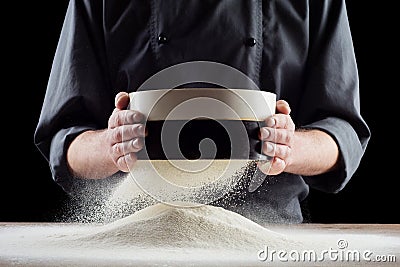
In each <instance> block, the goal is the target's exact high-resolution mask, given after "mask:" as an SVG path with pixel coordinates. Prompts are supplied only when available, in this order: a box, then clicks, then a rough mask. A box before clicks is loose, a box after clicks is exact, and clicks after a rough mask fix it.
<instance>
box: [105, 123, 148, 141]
mask: <svg viewBox="0 0 400 267" xmlns="http://www.w3.org/2000/svg"><path fill="white" fill-rule="evenodd" d="M145 135H146V129H145V127H144V125H143V124H131V125H123V126H120V127H117V128H114V129H112V133H111V140H110V143H111V144H116V143H120V142H124V141H128V140H131V139H135V138H137V137H144V136H145Z"/></svg>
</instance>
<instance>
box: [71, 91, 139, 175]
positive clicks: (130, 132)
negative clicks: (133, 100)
mask: <svg viewBox="0 0 400 267" xmlns="http://www.w3.org/2000/svg"><path fill="white" fill-rule="evenodd" d="M128 105H129V94H128V93H126V92H122V93H118V94H117V95H116V97H115V109H114V111H113V113H112V114H111V115H110V117H109V119H108V127H107V129H101V130H88V131H85V132H83V133H81V134H80V135H78V136H77V137H76V138H75V139H74V140H73V141H72V142H71V144H70V146H69V148H68V152H67V162H68V165H69V169H70V171H71V173H72V175H74V176H76V177H80V178H85V179H102V178H106V177H109V176H111V175H113V174H115V173H117V172H118V171H123V172H129V170H130V169H131V168H132V167H133V165H134V164H135V162H136V159H137V157H136V154H135V153H136V152H138V151H139V150H141V149H142V148H143V143H144V142H143V137H144V136H145V128H144V124H143V123H142V122H143V120H144V116H143V115H142V114H141V113H139V112H137V111H134V110H127V107H128Z"/></svg>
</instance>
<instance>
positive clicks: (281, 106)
mask: <svg viewBox="0 0 400 267" xmlns="http://www.w3.org/2000/svg"><path fill="white" fill-rule="evenodd" d="M290 111H291V109H290V106H289V103H288V102H286V101H285V100H282V99H281V100H278V101H276V112H277V113H282V114H285V115H289V114H290Z"/></svg>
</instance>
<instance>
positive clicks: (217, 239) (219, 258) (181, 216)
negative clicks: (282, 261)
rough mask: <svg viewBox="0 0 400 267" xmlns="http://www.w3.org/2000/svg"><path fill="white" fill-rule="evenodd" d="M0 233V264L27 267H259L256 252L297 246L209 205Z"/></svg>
mask: <svg viewBox="0 0 400 267" xmlns="http://www.w3.org/2000/svg"><path fill="white" fill-rule="evenodd" d="M10 229H11V230H12V228H11V227H10ZM0 233H1V235H2V238H1V240H0V248H1V252H0V263H10V261H12V260H15V261H18V262H20V263H23V264H24V265H25V264H26V263H29V264H28V265H30V266H47V265H49V266H50V265H52V264H54V263H57V264H56V265H57V266H67V265H70V266H93V265H96V266H102V264H105V265H107V263H108V264H111V265H112V266H120V265H121V266H128V265H129V264H131V265H135V266H147V264H149V266H150V263H153V264H155V265H152V266H158V265H157V264H160V265H162V266H188V265H192V264H193V265H192V266H217V265H218V266H235V264H238V263H240V266H245V265H242V264H243V263H245V262H247V263H249V262H250V263H252V264H250V265H253V264H257V263H258V264H259V262H258V261H257V251H258V250H260V249H262V248H263V247H264V246H265V245H269V246H271V247H285V248H288V247H293V248H294V247H299V245H300V244H301V243H300V242H298V241H295V240H293V239H291V238H289V237H288V236H285V235H283V234H280V233H277V232H274V231H270V230H268V229H266V228H263V227H261V226H260V225H258V224H256V223H254V222H252V221H250V220H248V219H247V218H245V217H243V216H241V215H239V214H236V213H234V212H231V211H228V210H225V209H223V208H220V207H214V206H209V205H204V206H199V207H193V208H177V207H173V206H169V205H165V204H155V205H152V206H150V207H147V208H145V209H143V210H140V211H138V212H136V213H134V214H132V215H130V216H127V217H125V218H122V219H119V220H116V221H114V222H112V223H108V224H83V225H79V224H78V225H76V224H61V225H60V226H59V228H57V225H54V224H51V225H48V226H46V225H44V226H40V225H39V226H36V227H35V226H31V227H29V226H26V227H24V228H20V229H19V231H18V232H17V231H16V230H15V229H14V232H13V231H7V229H5V230H4V229H2V231H0ZM195 263H198V265H196V264H195ZM214 264H215V265H214Z"/></svg>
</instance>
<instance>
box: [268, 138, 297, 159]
mask: <svg viewBox="0 0 400 267" xmlns="http://www.w3.org/2000/svg"><path fill="white" fill-rule="evenodd" d="M261 150H262V153H263V154H264V155H267V156H270V157H279V158H281V159H286V158H288V157H289V156H290V152H291V148H290V146H286V145H281V144H275V143H272V142H263V144H262V148H261Z"/></svg>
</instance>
